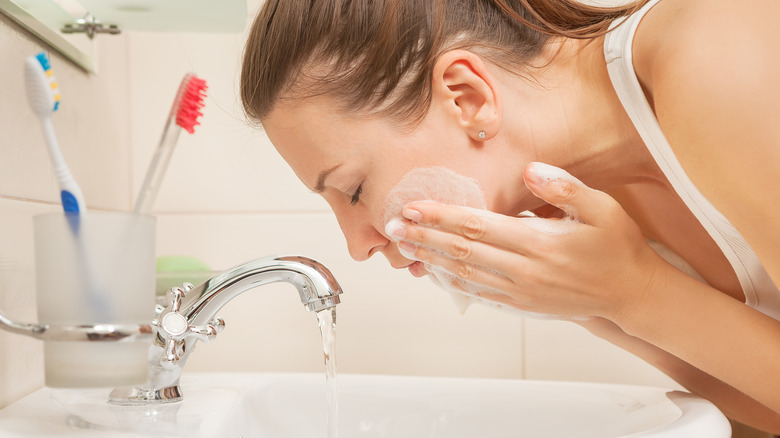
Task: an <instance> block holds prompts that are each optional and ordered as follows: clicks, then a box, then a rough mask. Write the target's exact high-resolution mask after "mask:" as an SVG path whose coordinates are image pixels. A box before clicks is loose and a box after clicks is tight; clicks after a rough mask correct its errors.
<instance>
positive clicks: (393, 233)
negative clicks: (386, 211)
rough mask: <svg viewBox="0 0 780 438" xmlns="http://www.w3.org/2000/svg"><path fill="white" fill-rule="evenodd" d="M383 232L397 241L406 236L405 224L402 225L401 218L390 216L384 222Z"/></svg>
mask: <svg viewBox="0 0 780 438" xmlns="http://www.w3.org/2000/svg"><path fill="white" fill-rule="evenodd" d="M385 233H386V234H387V235H388V236H389V237H390V238H391V239H393V240H395V241H396V242H398V241H400V240H403V238H404V237H406V225H404V223H403V221H402V220H401V219H399V218H392V219H390V220H389V221H388V222H387V224H385Z"/></svg>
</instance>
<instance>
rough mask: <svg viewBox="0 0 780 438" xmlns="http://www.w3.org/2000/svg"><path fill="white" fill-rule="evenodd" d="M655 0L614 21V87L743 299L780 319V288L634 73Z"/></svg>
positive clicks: (610, 47) (608, 43)
mask: <svg viewBox="0 0 780 438" xmlns="http://www.w3.org/2000/svg"><path fill="white" fill-rule="evenodd" d="M659 1H660V0H651V1H650V2H648V3H647V4H646V5H645V6H644V7H643V8H642V9H640V10H639V11H637V12H636V13H635V14H633V15H631V16H629V17H624V18H621V19H618V20H615V22H613V23H612V25H611V27H610V32H609V33H607V35H606V37H605V40H604V56H605V58H606V61H607V70H608V72H609V77H610V79H611V81H612V85H613V87H614V88H615V91H616V92H617V95H618V98H619V99H620V102H621V103H622V104H623V107H624V109H625V110H626V112H627V114H628V116H629V117H630V119H631V121H632V122H633V124H634V126H635V127H636V129H637V131H638V133H639V135H640V137H641V138H642V140H643V141H644V143H645V145H646V146H647V148H648V150H649V151H650V154H651V155H652V156H653V159H654V160H655V161H656V163H657V164H658V166H659V167H660V168H661V170H662V171H663V173H664V175H665V176H666V178H667V179H668V180H669V183H670V184H671V185H672V187H673V188H674V190H675V191H676V192H677V193H678V195H679V196H680V198H681V199H682V200H683V202H684V203H685V205H686V206H687V207H688V208H689V209H690V210H691V212H692V213H693V214H694V216H695V217H696V219H698V221H699V222H700V223H701V224H702V226H703V227H704V229H705V230H706V231H707V233H708V234H709V235H710V237H711V238H712V239H713V240H714V241H715V243H716V244H717V245H718V247H719V248H720V249H721V251H723V254H724V255H725V256H726V258H727V259H728V261H729V263H730V264H731V266H732V267H733V269H734V272H735V273H736V275H737V277H738V278H739V283H740V285H741V286H742V290H743V292H744V293H745V298H746V303H747V304H748V305H750V306H751V307H754V308H756V309H758V310H759V311H761V312H763V313H765V314H767V315H769V316H771V317H773V318H775V319H779V320H780V291H778V289H777V287H776V286H775V285H774V283H773V282H772V280H771V278H770V277H769V275H768V274H767V272H766V270H765V269H764V267H763V266H762V265H761V262H760V261H759V259H758V256H756V254H755V252H754V251H753V249H752V248H751V247H750V245H749V244H748V243H747V241H746V240H745V239H744V238H743V237H742V235H741V234H740V233H739V231H737V229H736V228H735V227H734V226H733V225H732V224H731V222H729V220H728V219H727V218H726V217H725V216H723V214H721V212H720V211H718V210H717V209H716V208H715V206H713V205H712V203H710V202H709V200H707V198H706V197H704V195H702V193H701V192H700V191H699V190H698V189H697V188H696V186H695V185H694V184H693V181H691V180H690V178H689V177H688V175H687V174H686V173H685V170H684V169H683V168H682V166H681V165H680V162H679V161H678V160H677V158H676V156H675V155H674V151H673V150H672V147H671V146H670V145H669V142H668V141H667V139H666V137H665V136H664V133H663V131H662V130H661V126H660V125H659V124H658V120H657V119H656V117H655V113H654V112H653V110H652V108H651V106H650V104H649V102H648V101H647V98H646V97H645V94H644V92H643V90H642V87H641V85H640V83H639V79H638V78H637V76H636V72H635V71H634V65H633V53H632V46H633V39H634V35H635V33H636V29H637V27H638V26H639V23H640V21H641V20H642V18H643V17H644V16H645V14H646V13H647V11H649V10H650V9H651V8H652V7H653V6H655V5H656V4H658V2H659Z"/></svg>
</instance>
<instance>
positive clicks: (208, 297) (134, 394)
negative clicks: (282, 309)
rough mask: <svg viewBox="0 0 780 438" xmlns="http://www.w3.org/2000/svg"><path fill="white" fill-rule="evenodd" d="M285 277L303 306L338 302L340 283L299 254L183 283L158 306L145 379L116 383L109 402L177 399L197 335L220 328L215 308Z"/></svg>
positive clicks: (311, 307)
mask: <svg viewBox="0 0 780 438" xmlns="http://www.w3.org/2000/svg"><path fill="white" fill-rule="evenodd" d="M276 282H287V283H290V284H292V285H294V286H295V288H296V289H297V290H298V295H299V296H300V299H301V303H302V304H303V306H304V308H305V309H306V310H307V311H315V312H318V311H321V310H325V309H329V308H332V307H334V306H336V305H337V304H339V302H340V298H339V295H340V294H341V286H339V284H338V282H337V281H336V279H335V278H334V277H333V274H331V272H330V270H328V268H326V267H325V266H324V265H322V264H321V263H319V262H317V261H315V260H312V259H310V258H307V257H302V256H280V257H268V258H263V259H258V260H255V261H252V262H248V263H245V264H243V265H239V266H237V267H235V268H233V269H230V270H228V271H225V272H224V273H222V274H220V275H217V276H216V277H214V278H212V279H210V280H208V281H206V282H205V283H203V284H200V285H199V286H195V287H193V286H192V285H190V284H186V285H184V286H182V287H180V288H173V289H171V290H170V291H169V292H168V299H169V301H170V304H169V305H168V306H167V307H162V306H160V305H158V306H157V309H156V312H155V320H154V321H153V322H152V327H153V328H154V331H155V332H156V336H155V337H154V341H153V342H152V345H151V346H150V348H149V371H148V380H147V382H146V384H144V385H143V386H139V387H135V388H117V389H115V390H114V391H113V392H112V393H111V395H110V400H109V401H110V402H111V403H114V404H118V405H139V404H148V403H155V402H156V403H170V402H176V401H179V400H181V397H182V395H181V389H180V387H179V378H180V377H181V373H182V371H183V369H184V364H185V362H186V360H187V358H188V357H189V355H190V354H191V353H192V350H193V349H194V347H195V342H196V341H198V340H200V341H204V342H210V341H211V340H212V339H214V337H216V335H217V333H219V332H220V331H221V330H222V328H223V327H224V324H225V323H224V321H222V319H220V318H217V317H216V314H217V312H218V311H219V310H220V309H222V307H224V306H225V304H227V303H228V302H229V301H231V300H232V299H234V298H236V297H237V296H239V295H241V294H242V293H244V292H246V291H248V290H250V289H254V288H256V287H258V286H262V285H265V284H270V283H276Z"/></svg>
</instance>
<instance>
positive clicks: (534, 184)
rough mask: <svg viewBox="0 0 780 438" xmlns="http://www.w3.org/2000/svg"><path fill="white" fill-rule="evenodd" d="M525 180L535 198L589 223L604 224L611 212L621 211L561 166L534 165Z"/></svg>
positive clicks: (524, 175)
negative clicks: (615, 209)
mask: <svg viewBox="0 0 780 438" xmlns="http://www.w3.org/2000/svg"><path fill="white" fill-rule="evenodd" d="M523 178H524V180H525V185H526V186H527V187H528V188H529V189H530V190H531V192H533V194H534V195H536V196H538V197H539V198H541V199H542V200H543V201H545V202H547V203H549V204H552V205H554V206H556V207H558V208H560V209H561V210H563V211H564V212H566V214H567V215H569V216H570V217H573V218H575V219H578V220H580V221H582V222H585V223H588V224H593V225H596V224H598V223H599V222H604V221H603V219H604V218H605V217H608V216H609V213H608V212H610V211H612V210H613V208H614V207H618V208H620V206H619V204H618V203H617V201H615V200H614V199H613V198H612V197H611V196H609V195H607V194H606V193H604V192H601V191H598V190H595V189H592V188H590V187H588V186H586V185H585V184H583V183H582V181H580V180H578V179H577V178H575V177H573V176H572V175H571V174H569V173H568V172H566V171H565V170H563V169H561V168H559V167H554V166H550V165H549V164H544V163H539V162H532V163H529V164H528V166H526V168H525V171H524V172H523Z"/></svg>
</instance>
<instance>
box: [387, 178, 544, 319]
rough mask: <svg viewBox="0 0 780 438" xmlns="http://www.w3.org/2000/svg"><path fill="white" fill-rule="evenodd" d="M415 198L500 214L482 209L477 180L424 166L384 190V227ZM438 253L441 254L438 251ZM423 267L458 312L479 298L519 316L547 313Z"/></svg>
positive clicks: (390, 225)
mask: <svg viewBox="0 0 780 438" xmlns="http://www.w3.org/2000/svg"><path fill="white" fill-rule="evenodd" d="M416 201H434V202H440V203H443V204H451V205H458V206H461V207H467V208H468V209H469V210H470V211H472V212H473V213H474V214H477V215H480V216H485V217H490V216H500V215H498V214H496V213H493V212H491V211H488V210H486V207H487V203H486V202H485V195H484V193H483V192H482V188H481V187H480V186H479V182H477V181H476V180H474V179H472V178H468V177H466V176H463V175H459V174H457V173H455V172H453V171H452V170H450V169H447V168H444V167H425V168H417V169H413V170H411V171H409V173H407V174H406V175H404V177H403V178H402V179H401V181H399V182H398V184H397V185H396V186H395V187H393V188H392V189H391V190H390V192H389V193H388V194H387V197H386V198H385V215H384V221H385V230H392V229H394V228H397V227H399V226H401V223H402V222H401V223H399V222H400V219H401V217H402V215H401V211H402V210H403V208H404V206H406V204H408V203H410V202H416ZM394 219H395V220H394ZM391 221H392V222H391ZM388 233H389V231H388ZM439 253H440V254H442V255H445V254H444V253H442V252H439ZM403 255H404V257H406V258H408V259H410V260H414V258H413V257H414V255H413V254H409V253H404V254H403ZM445 256H446V255H445ZM425 268H426V269H427V270H428V272H430V273H431V274H432V275H433V278H432V281H433V282H434V284H436V285H437V286H439V287H441V288H443V289H444V290H446V291H448V292H450V296H451V297H452V300H453V304H455V307H456V308H457V309H458V310H459V311H460V312H461V314H463V313H465V311H466V309H467V308H468V306H469V305H471V304H472V303H474V302H479V303H483V304H487V305H490V306H492V307H496V308H499V309H503V310H508V311H511V312H513V313H519V314H521V315H522V316H531V317H536V318H545V317H548V316H547V315H542V314H538V313H532V312H524V311H521V310H518V309H515V308H514V307H510V306H506V305H504V304H501V303H497V302H495V301H490V300H486V299H484V298H480V297H478V296H476V294H478V293H490V294H503V295H506V294H505V293H504V292H502V291H500V290H498V289H494V288H491V287H487V286H485V285H482V284H478V283H474V282H470V281H466V280H463V279H462V278H460V277H458V276H456V275H453V274H452V273H450V272H448V271H447V270H445V269H444V268H442V267H440V266H435V265H430V264H427V263H426V264H425Z"/></svg>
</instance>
